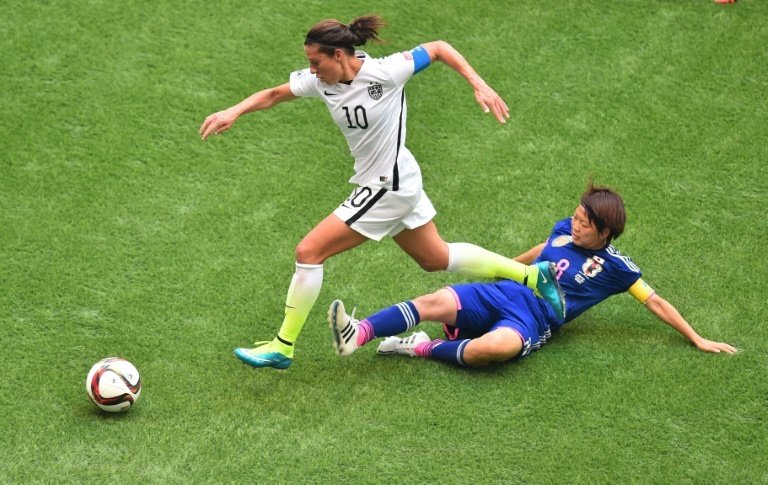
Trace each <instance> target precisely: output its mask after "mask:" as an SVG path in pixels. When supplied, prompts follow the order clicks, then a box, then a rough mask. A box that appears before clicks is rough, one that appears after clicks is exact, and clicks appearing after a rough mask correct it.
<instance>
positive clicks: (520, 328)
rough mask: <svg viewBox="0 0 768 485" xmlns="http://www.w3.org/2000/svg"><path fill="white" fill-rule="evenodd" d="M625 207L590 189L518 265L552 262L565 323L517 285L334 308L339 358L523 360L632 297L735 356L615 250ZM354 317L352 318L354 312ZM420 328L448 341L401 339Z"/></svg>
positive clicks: (711, 348)
mask: <svg viewBox="0 0 768 485" xmlns="http://www.w3.org/2000/svg"><path fill="white" fill-rule="evenodd" d="M625 221H626V213H625V210H624V203H623V201H622V199H621V197H620V196H619V194H618V193H616V192H615V191H613V190H611V189H609V188H607V187H596V186H594V185H593V184H590V186H589V187H588V189H587V191H586V192H585V193H584V194H583V195H582V197H581V201H580V203H579V205H578V207H577V208H576V210H575V212H574V214H573V216H572V217H570V218H568V219H563V220H561V221H558V222H557V223H556V224H555V226H554V228H553V229H552V233H551V234H550V236H549V238H548V239H547V241H546V242H545V243H542V244H539V245H538V246H535V247H534V248H532V249H530V250H529V251H527V252H525V253H524V254H522V255H520V256H518V257H517V258H516V259H517V260H518V261H520V262H523V263H526V264H528V263H530V262H532V261H538V260H546V261H553V262H555V264H556V268H557V279H558V280H559V281H560V286H561V288H562V289H563V291H564V292H565V301H566V309H567V314H566V317H565V318H564V319H563V318H561V317H559V316H558V315H556V314H555V313H554V312H553V311H552V309H551V307H550V306H549V305H547V304H544V303H543V302H542V301H541V300H540V299H538V298H535V297H534V296H533V293H532V292H531V290H530V289H528V288H526V287H525V286H522V285H520V284H519V283H517V282H514V281H509V280H505V281H499V282H495V283H490V282H489V283H470V284H463V285H456V286H451V287H447V288H442V289H440V290H438V291H436V292H435V293H431V294H428V295H423V296H420V297H418V298H416V299H414V300H410V301H405V302H402V303H398V304H397V305H394V306H391V307H389V308H386V309H384V310H381V311H379V312H377V313H375V314H373V315H371V316H369V317H368V318H366V319H363V320H359V321H358V320H356V319H355V318H354V316H350V315H348V314H347V313H346V311H345V309H344V305H343V303H342V302H341V301H339V300H336V301H334V302H333V303H331V307H330V309H329V311H328V323H329V325H330V327H331V330H332V332H333V336H334V345H335V347H336V351H337V353H338V354H339V355H350V354H351V353H353V352H354V351H355V350H357V349H358V348H359V347H360V346H362V345H365V344H366V343H367V342H369V341H371V340H373V339H374V338H377V337H388V338H386V339H384V340H383V341H382V342H381V343H380V344H379V347H378V350H377V351H378V353H379V354H403V355H410V356H416V357H423V358H430V359H436V360H441V361H444V362H450V363H453V364H458V365H460V366H467V367H476V366H482V365H486V364H490V363H492V362H503V361H506V360H509V359H517V358H522V357H525V356H526V355H528V354H530V353H531V352H533V351H534V350H537V349H539V348H540V347H541V346H542V345H544V344H545V343H546V342H547V340H549V338H550V337H551V336H552V333H553V332H555V331H557V330H558V329H559V328H560V327H562V326H563V325H564V324H566V323H568V322H570V321H571V320H573V319H574V318H576V317H578V316H579V315H581V314H582V313H584V312H585V311H587V310H588V309H590V308H591V307H593V306H595V305H597V304H598V303H600V302H602V301H603V300H605V299H606V298H608V297H610V296H612V295H616V294H619V293H624V292H629V293H630V294H631V295H632V296H633V297H635V299H636V300H637V301H639V302H640V303H643V304H645V306H646V308H648V310H649V311H650V312H651V313H653V314H654V315H656V316H657V317H658V318H659V319H660V320H661V321H663V322H664V323H666V324H667V325H669V326H671V327H672V328H674V329H675V330H677V331H678V332H680V333H681V334H682V335H683V336H685V337H686V338H687V339H688V340H690V341H691V342H692V343H693V344H694V345H695V346H696V347H697V348H699V349H700V350H703V351H706V352H727V353H734V352H736V349H735V348H734V347H733V346H731V345H729V344H726V343H722V342H714V341H711V340H707V339H705V338H703V337H701V336H700V335H699V334H698V333H696V331H695V330H694V329H693V328H692V327H691V325H690V324H689V323H688V322H687V321H686V320H685V319H684V318H683V317H682V316H681V315H680V313H679V312H678V311H677V310H676V309H675V307H674V306H672V304H670V303H669V302H667V301H666V300H665V299H664V298H662V297H661V296H659V295H658V294H656V293H655V292H654V291H653V289H651V287H650V286H649V285H648V284H647V283H646V282H645V281H644V280H643V279H642V277H641V276H642V275H641V272H640V269H639V268H638V267H637V265H635V263H634V262H632V260H631V259H630V258H629V257H627V256H625V255H623V254H622V253H621V252H619V251H618V250H617V249H616V248H615V247H614V246H613V244H612V241H613V240H614V239H616V238H618V237H619V236H620V235H621V233H622V232H623V231H624V223H625ZM353 313H354V312H353ZM422 321H436V322H442V323H443V327H444V330H445V334H446V338H445V339H436V340H432V339H430V338H429V336H428V335H427V334H426V333H425V332H423V331H420V332H416V333H414V334H412V335H410V336H408V337H406V338H399V337H396V335H398V334H400V333H402V332H405V331H407V330H410V329H412V328H413V327H414V326H416V325H417V324H418V323H420V322H422Z"/></svg>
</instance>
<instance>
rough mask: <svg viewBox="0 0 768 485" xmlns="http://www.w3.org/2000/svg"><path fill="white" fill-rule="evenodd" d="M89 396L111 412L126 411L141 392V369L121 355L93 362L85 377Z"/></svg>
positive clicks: (95, 402) (99, 405)
mask: <svg viewBox="0 0 768 485" xmlns="http://www.w3.org/2000/svg"><path fill="white" fill-rule="evenodd" d="M85 390H86V391H88V397H90V398H91V401H93V402H94V404H96V405H97V406H98V407H100V408H101V409H103V410H104V411H108V412H110V413H118V412H121V411H125V410H126V409H128V408H130V407H131V406H133V405H134V403H135V402H136V400H137V399H138V398H139V395H140V394H141V377H140V376H139V371H138V370H136V367H134V366H133V364H131V363H130V362H128V361H127V360H125V359H121V358H120V357H107V358H106V359H103V360H100V361H98V362H96V363H95V364H93V367H91V370H90V372H88V377H86V378H85Z"/></svg>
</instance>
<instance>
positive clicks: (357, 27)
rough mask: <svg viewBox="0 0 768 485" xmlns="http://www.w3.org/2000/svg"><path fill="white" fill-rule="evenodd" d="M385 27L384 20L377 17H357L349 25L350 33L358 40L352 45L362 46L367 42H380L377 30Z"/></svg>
mask: <svg viewBox="0 0 768 485" xmlns="http://www.w3.org/2000/svg"><path fill="white" fill-rule="evenodd" d="M385 26H386V24H385V23H384V20H382V18H381V17H379V16H378V15H364V16H362V17H357V18H356V19H355V20H353V21H352V22H351V23H350V24H349V30H350V32H352V35H354V36H355V37H357V39H358V42H357V43H356V44H352V45H364V44H365V43H366V42H368V41H369V40H372V41H375V42H381V39H380V38H379V30H380V29H381V28H382V27H385Z"/></svg>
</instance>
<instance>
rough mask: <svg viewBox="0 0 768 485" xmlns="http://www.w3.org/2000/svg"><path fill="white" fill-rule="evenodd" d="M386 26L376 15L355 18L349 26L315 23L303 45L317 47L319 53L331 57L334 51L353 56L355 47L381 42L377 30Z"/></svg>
mask: <svg viewBox="0 0 768 485" xmlns="http://www.w3.org/2000/svg"><path fill="white" fill-rule="evenodd" d="M385 25H386V24H385V23H384V20H382V18H381V17H379V16H378V15H364V16H362V17H357V18H356V19H354V20H353V21H352V22H350V24H349V25H347V24H343V23H341V22H339V21H338V20H335V19H327V20H323V21H321V22H318V23H316V24H315V25H313V26H312V28H311V29H309V32H307V37H306V39H305V40H304V45H312V44H314V45H317V48H318V50H319V51H320V52H322V53H324V54H327V55H329V56H332V55H333V53H334V51H335V50H336V49H343V50H344V51H345V52H346V53H347V54H350V55H351V54H354V53H355V47H354V46H356V45H363V44H365V43H366V42H368V41H369V40H374V41H377V42H381V39H379V29H381V28H382V27H384V26H385Z"/></svg>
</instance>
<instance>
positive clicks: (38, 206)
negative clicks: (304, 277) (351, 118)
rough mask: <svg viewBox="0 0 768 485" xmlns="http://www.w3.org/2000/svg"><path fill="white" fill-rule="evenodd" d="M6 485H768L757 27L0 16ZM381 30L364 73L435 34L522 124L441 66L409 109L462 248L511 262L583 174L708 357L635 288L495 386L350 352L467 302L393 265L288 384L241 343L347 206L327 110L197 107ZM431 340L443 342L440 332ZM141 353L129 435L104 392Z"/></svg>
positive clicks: (197, 12)
mask: <svg viewBox="0 0 768 485" xmlns="http://www.w3.org/2000/svg"><path fill="white" fill-rule="evenodd" d="M2 11H3V14H2V17H1V18H0V51H1V52H2V54H1V56H2V65H3V66H2V68H0V81H1V82H2V90H0V103H2V107H3V109H2V112H1V113H0V135H1V136H2V142H0V143H2V145H1V146H2V150H0V227H1V228H2V230H1V231H0V282H1V283H0V284H1V285H2V292H0V341H2V352H0V428H1V429H2V433H0V483H28V482H46V483H56V482H72V483H96V482H109V481H121V482H128V483H137V482H149V483H188V482H236V481H237V482H240V481H252V482H265V483H337V482H353V483H376V482H395V483H399V482H406V483H521V482H525V483H528V482H531V483H569V482H605V483H626V482H654V483H680V482H686V483H701V482H706V483H726V482H727V483H760V482H762V483H765V482H768V384H767V382H768V358H767V357H768V329H767V328H766V318H765V307H766V303H768V297H767V296H766V295H768V292H766V289H765V286H766V280H768V262H767V261H766V256H765V254H766V253H765V251H764V250H763V249H762V246H761V244H762V242H764V241H765V240H766V235H767V234H768V223H767V222H766V213H767V212H768V182H766V172H767V170H766V162H767V161H768V148H767V147H768V101H767V100H766V93H768V50H766V46H767V45H768V5H767V4H766V3H765V2H763V1H761V0H752V1H750V0H741V1H739V2H738V3H736V4H734V5H726V6H722V5H716V4H714V3H712V2H711V1H706V0H686V1H662V0H657V1H653V0H647V1H641V0H632V1H622V2H606V1H600V0H587V1H579V2H542V1H533V0H521V1H515V2H506V1H503V2H494V1H487V0H483V1H474V2H458V1H457V2H428V1H425V2H412V3H409V4H403V3H402V2H395V1H390V0H384V1H380V2H377V3H376V4H375V5H371V4H370V3H369V2H361V1H338V0H331V1H327V2H316V1H301V0H300V1H297V2H294V3H292V4H285V3H282V2H277V1H273V0H268V1H262V2H231V1H224V2H184V6H183V8H182V6H181V4H177V3H175V2H166V1H160V2H127V3H123V2H107V1H100V0H94V1H89V2H76V1H45V2H43V1H41V2H17V1H13V0H11V1H5V2H2ZM371 11H375V12H377V13H379V14H381V15H382V16H383V17H384V18H385V19H386V20H387V21H388V23H389V24H390V26H389V27H388V28H387V29H385V30H384V31H383V32H382V36H383V37H384V38H385V39H387V41H388V43H387V44H386V45H372V46H366V50H367V51H368V52H369V53H370V54H371V55H373V56H381V55H385V54H389V53H392V52H396V51H399V50H405V49H410V48H412V47H414V46H416V45H418V44H419V43H421V42H426V41H430V40H437V39H443V40H446V41H448V42H450V43H451V44H452V45H453V46H454V47H456V48H457V49H458V50H459V51H460V52H461V53H462V54H463V55H464V56H465V57H466V58H467V60H468V61H469V62H470V63H471V64H472V65H473V67H475V69H476V70H477V71H478V72H479V73H480V75H482V76H483V77H484V79H485V80H486V81H487V82H488V83H489V84H490V85H491V86H492V87H493V88H494V89H496V91H497V92H499V94H500V95H501V96H502V97H503V98H504V99H505V100H506V102H507V104H508V105H509V107H510V112H511V119H510V120H509V122H508V123H507V124H506V125H499V124H498V123H496V122H495V121H494V120H493V119H491V118H490V117H489V116H488V115H484V114H483V113H482V112H481V111H480V109H479V108H478V106H477V105H476V104H475V101H474V98H473V96H472V91H471V89H470V87H469V86H468V84H467V83H466V82H465V81H464V80H463V79H462V78H461V77H460V76H458V75H457V74H456V73H454V72H452V71H451V70H450V69H448V68H446V67H445V66H443V65H435V66H432V67H430V68H429V69H427V70H425V71H424V72H422V73H420V74H418V76H416V77H414V79H413V80H411V81H410V82H409V84H408V85H407V90H406V91H407V96H408V102H409V124H408V128H409V130H408V146H409V147H410V149H411V151H413V153H414V154H415V156H416V158H417V159H418V160H419V162H420V164H421V168H422V171H423V173H424V184H425V189H426V190H427V192H428V193H429V195H430V198H431V199H432V201H433V203H434V204H435V206H436V208H437V210H438V215H437V217H436V219H435V220H436V223H437V225H438V227H439V228H440V231H441V234H442V236H443V237H444V238H445V239H446V240H448V241H457V242H458V241H471V242H473V243H476V244H480V245H482V246H484V247H486V248H488V249H491V250H495V251H498V252H500V253H503V254H507V255H510V256H515V255H517V254H520V253H522V252H523V251H525V250H527V249H529V248H530V247H532V246H534V245H536V244H538V243H540V242H543V240H544V239H545V238H546V237H547V235H548V234H549V229H550V228H551V226H552V224H553V223H554V222H555V221H556V220H558V219H560V218H563V217H567V216H568V215H570V214H571V212H572V211H573V209H574V207H575V205H576V203H577V201H578V196H579V195H580V194H581V192H582V191H583V189H584V187H585V186H586V183H587V181H588V180H589V179H590V178H594V180H595V181H596V182H598V183H601V184H607V185H610V186H612V187H615V188H616V189H618V190H619V191H620V192H621V194H622V195H623V197H624V200H625V202H626V206H627V211H628V223H627V229H626V231H625V233H624V235H623V236H622V237H621V238H620V239H618V240H617V241H616V246H617V247H618V248H620V249H621V250H622V252H624V253H625V254H628V255H630V256H631V257H632V258H633V260H634V261H635V263H637V264H638V266H640V268H641V269H642V270H643V276H644V278H645V279H646V281H648V283H649V284H650V285H651V286H653V287H654V288H655V289H656V291H657V292H658V293H659V294H660V295H662V296H663V297H665V298H666V299H667V300H669V301H670V302H671V303H672V304H673V305H675V306H676V307H677V308H678V309H679V310H680V311H681V313H682V314H683V315H684V316H685V317H686V318H687V319H688V321H689V322H690V323H691V324H692V325H693V326H694V328H696V329H697V330H698V332H699V333H700V334H701V335H702V336H704V337H707V338H710V339H713V340H718V341H725V342H728V343H731V344H733V345H735V346H736V347H737V348H739V349H740V352H739V353H738V354H735V355H714V354H705V353H703V352H700V351H697V350H696V349H695V348H694V347H692V346H691V345H689V344H688V343H687V342H686V341H685V339H684V338H683V337H681V336H680V335H678V334H677V333H676V332H675V331H674V330H672V329H671V328H669V327H667V326H666V325H664V324H663V323H661V322H660V321H658V320H656V319H655V318H654V317H653V316H652V315H651V314H650V313H649V312H648V311H647V310H645V309H644V308H643V307H642V305H639V304H637V303H636V302H635V301H634V299H632V298H631V297H630V296H628V295H620V296H617V297H615V298H612V299H609V300H608V301H607V302H605V303H604V304H602V305H600V306H598V307H596V308H594V309H592V310H590V311H589V312H587V313H586V314H584V315H582V316H581V317H579V318H578V319H577V320H575V321H574V322H572V323H570V324H568V325H567V326H566V327H565V328H564V329H563V330H562V331H561V332H560V333H558V334H556V336H555V337H554V338H553V339H552V341H551V342H550V343H548V344H547V345H546V346H545V347H544V348H543V349H542V350H541V351H539V352H536V353H535V354H533V355H532V356H531V357H529V358H526V359H524V360H522V361H520V362H517V363H514V364H507V365H499V366H494V367H490V368H487V369H481V370H467V369H459V368H454V367H450V366H447V365H443V364H441V363H438V362H434V361H423V360H421V359H409V358H399V357H391V358H386V357H380V356H377V355H375V345H370V346H367V347H365V348H363V349H361V350H360V351H358V352H357V353H355V354H354V355H353V356H350V357H348V358H340V357H338V356H336V355H335V354H334V352H333V349H332V345H331V335H330V333H329V331H328V328H327V326H326V323H325V314H326V311H327V306H328V304H330V302H331V301H332V300H333V299H334V298H342V299H344V301H345V302H346V303H347V304H348V305H349V306H352V305H358V315H366V314H369V313H370V312H373V311H375V310H377V309H379V308H381V307H384V306H388V305H390V304H393V303H397V302H399V301H402V300H405V299H408V298H412V297H415V296H417V295H420V294H422V293H426V292H429V291H433V290H434V289H437V288H440V287H441V286H443V285H446V284H452V283H456V282H460V281H466V280H465V279H463V278H461V277H459V276H457V275H452V274H447V273H431V274H428V273H425V272H423V271H421V270H420V269H419V268H418V266H417V265H416V264H415V263H414V262H412V261H411V260H409V259H408V257H407V256H406V255H405V254H404V253H403V252H402V251H400V250H399V248H397V246H396V245H395V244H394V243H393V242H392V241H391V240H386V241H384V242H382V243H378V244H377V243H367V244H366V245H363V246H362V247H360V248H358V249H356V250H354V251H352V252H349V253H346V254H342V255H340V256H337V257H335V258H332V259H331V260H329V261H328V262H326V264H325V280H324V285H323V289H322V292H321V294H320V297H319V300H318V303H317V305H316V306H315V308H314V309H313V311H312V313H311V314H310V317H309V320H308V322H307V324H306V326H305V328H304V331H303V333H302V335H301V337H300V339H299V341H298V346H297V350H296V359H295V361H294V364H293V365H292V366H291V368H290V369H289V370H287V371H286V372H277V371H274V370H271V369H265V370H259V371H254V370H252V369H250V368H247V367H246V366H244V365H242V364H240V362H238V361H237V360H236V359H235V358H234V357H233V355H232V350H233V348H234V347H238V346H244V345H249V344H250V343H251V342H253V341H254V340H263V339H268V338H271V337H272V336H273V335H274V333H275V332H276V330H277V329H278V327H279V324H280V321H281V318H282V312H283V304H284V299H285V292H286V289H287V287H288V284H289V282H290V276H291V274H292V271H293V264H294V254H293V250H294V248H295V245H296V244H297V243H298V241H299V240H300V239H301V237H302V236H303V235H304V234H305V233H306V232H307V231H308V230H309V229H310V228H311V227H312V226H313V225H314V224H315V223H317V222H318V221H320V220H321V219H322V218H323V217H324V216H326V215H327V214H328V213H330V212H331V211H332V210H333V209H334V208H335V207H336V206H337V205H338V204H339V203H340V202H341V201H342V200H343V199H344V198H345V197H346V196H347V195H348V193H349V192H350V190H351V186H350V185H348V184H347V183H346V180H347V179H348V178H349V177H350V176H351V174H352V160H351V158H350V156H349V153H348V149H347V146H346V143H345V141H344V139H343V137H342V136H341V134H340V133H339V132H338V129H337V128H336V127H335V126H333V123H332V122H331V120H330V117H329V115H328V113H327V110H326V108H325V107H324V105H323V103H322V102H320V101H319V100H297V101H295V102H292V103H287V104H283V105H280V106H278V107H276V108H275V109H273V110H269V111H265V112H261V113H256V114H251V115H248V116H246V117H244V118H242V119H240V120H239V121H238V122H237V123H236V124H235V125H234V127H233V128H232V130H230V131H229V132H227V133H226V134H223V135H221V136H218V137H214V138H212V139H210V140H208V141H206V142H203V141H201V140H200V138H199V136H198V133H197V130H198V127H199V126H200V124H201V123H202V121H203V119H204V118H205V116H206V115H208V114H210V113H212V112H214V111H217V110H219V109H224V108H226V107H228V106H230V105H232V104H234V103H236V102H238V101H240V100H241V99H243V98H244V97H246V96H247V95H249V94H251V93H253V92H255V91H257V90H259V89H262V88H265V87H270V86H274V85H277V84H282V83H284V82H286V81H287V79H288V75H289V73H290V72H291V71H293V70H296V69H300V68H303V67H305V66H306V60H305V58H304V55H303V50H302V41H303V36H304V34H305V33H306V31H307V29H308V28H309V26H311V25H312V24H313V23H314V22H316V21H318V20H321V19H323V18H328V17H335V18H338V19H339V20H342V21H349V20H351V19H352V18H353V17H355V16H357V15H361V14H364V13H369V12H371ZM422 327H423V328H424V329H425V330H426V331H427V332H428V333H429V334H430V335H431V336H432V337H437V336H438V335H439V329H438V327H437V326H435V325H433V324H425V325H423V326H422ZM110 355H119V356H122V357H125V358H127V359H129V360H131V361H132V362H133V363H134V364H135V365H136V366H137V367H138V369H139V370H140V372H141V373H142V378H143V383H144V388H143V391H142V396H141V399H140V400H139V401H138V404H137V405H136V407H135V408H134V409H131V410H130V411H129V412H128V413H126V414H123V415H106V414H103V413H100V412H99V411H98V410H97V409H96V407H95V406H94V405H93V404H92V403H91V402H89V400H88V398H87V396H86V393H85V389H84V385H83V383H84V380H85V376H86V373H87V372H88V370H89V368H90V366H91V365H92V364H93V363H95V362H96V361H98V360H99V359H101V358H103V357H107V356H110Z"/></svg>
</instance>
